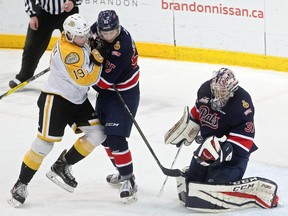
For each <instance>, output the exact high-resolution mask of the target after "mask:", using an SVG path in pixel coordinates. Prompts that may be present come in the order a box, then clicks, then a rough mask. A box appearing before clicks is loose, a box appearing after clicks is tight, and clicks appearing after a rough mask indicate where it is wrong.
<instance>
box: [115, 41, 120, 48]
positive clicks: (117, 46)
mask: <svg viewBox="0 0 288 216" xmlns="http://www.w3.org/2000/svg"><path fill="white" fill-rule="evenodd" d="M120 48H121V46H120V41H117V42H116V43H115V44H114V49H115V50H119V49H120Z"/></svg>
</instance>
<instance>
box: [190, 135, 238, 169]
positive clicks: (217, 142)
mask: <svg viewBox="0 0 288 216" xmlns="http://www.w3.org/2000/svg"><path fill="white" fill-rule="evenodd" d="M225 140H226V137H225V136H223V137H222V138H220V139H219V138H217V137H215V136H211V137H208V138H207V139H206V140H205V141H204V143H203V144H202V145H200V146H199V147H198V149H197V150H196V151H195V152H194V158H195V159H196V160H197V162H198V163H199V164H201V165H202V166H217V165H219V164H220V163H222V162H224V161H230V160H231V159H232V154H233V147H232V145H231V143H230V142H227V141H225Z"/></svg>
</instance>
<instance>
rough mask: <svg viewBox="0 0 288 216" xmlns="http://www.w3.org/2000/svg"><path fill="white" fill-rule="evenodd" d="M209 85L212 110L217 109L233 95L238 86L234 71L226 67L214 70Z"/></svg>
mask: <svg viewBox="0 0 288 216" xmlns="http://www.w3.org/2000/svg"><path fill="white" fill-rule="evenodd" d="M210 87H211V93H212V96H213V99H212V100H211V107H212V109H213V110H219V109H221V108H222V107H224V106H225V105H226V104H227V102H228V100H229V98H231V97H233V96H234V92H235V91H236V90H237V89H238V87H239V86H238V80H237V79H236V78H235V76H234V73H233V72H232V71H231V70H230V69H228V68H221V69H220V70H218V71H215V72H214V75H213V78H212V79H211V82H210Z"/></svg>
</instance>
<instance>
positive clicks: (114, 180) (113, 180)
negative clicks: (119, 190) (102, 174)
mask: <svg viewBox="0 0 288 216" xmlns="http://www.w3.org/2000/svg"><path fill="white" fill-rule="evenodd" d="M106 181H107V182H108V183H109V184H111V185H119V184H120V183H123V179H122V178H121V176H120V175H119V173H117V174H110V175H108V176H107V177H106Z"/></svg>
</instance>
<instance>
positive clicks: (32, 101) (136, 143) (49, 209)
mask: <svg viewBox="0 0 288 216" xmlns="http://www.w3.org/2000/svg"><path fill="white" fill-rule="evenodd" d="M49 54H50V53H49V52H46V53H45V54H44V56H43V58H42V59H41V61H40V63H39V66H38V69H37V72H39V71H41V70H44V69H45V68H47V67H48V64H49ZM21 55H22V50H4V49H1V50H0V65H1V71H0V91H1V94H3V93H5V92H6V91H8V90H9V88H8V81H9V80H10V79H12V78H13V77H14V75H15V74H16V73H17V72H18V70H19V68H20V64H21V62H20V60H21ZM139 64H140V67H141V77H140V80H141V81H140V84H141V102H140V106H139V110H138V113H137V116H136V121H137V123H138V124H139V126H140V128H141V130H142V131H143V133H144V135H145V136H146V138H147V139H148V141H149V144H150V145H151V147H152V148H153V150H154V152H155V154H156V156H157V157H158V159H159V161H160V162H161V163H162V165H163V166H165V167H170V166H171V163H172V161H173V159H174V156H175V154H176V151H177V149H176V147H174V146H170V145H165V144H164V142H163V135H164V133H165V132H166V131H167V130H168V129H169V128H170V127H171V126H172V125H173V124H174V123H175V122H176V121H177V120H178V119H179V118H180V117H181V115H182V112H183V108H184V106H185V105H189V106H190V107H192V106H193V105H194V101H195V98H196V91H197V89H198V88H199V86H200V85H201V84H202V83H203V82H204V81H206V80H207V79H209V78H210V77H211V74H212V71H213V70H217V69H219V68H220V67H222V66H225V65H213V64H201V63H191V62H181V61H173V60H160V59H151V58H143V57H140V59H139ZM230 68H231V69H233V70H234V72H235V74H236V76H237V77H238V79H239V81H240V85H241V86H242V87H244V88H245V89H246V90H248V91H249V92H250V94H251V96H252V98H253V101H254V105H255V107H256V114H255V125H256V137H255V142H256V144H257V145H258V147H259V150H258V151H256V152H255V153H253V154H252V155H251V158H250V163H249V166H248V169H247V172H246V174H245V177H249V176H260V177H264V178H268V179H270V180H273V181H275V182H276V183H277V184H278V187H279V188H278V191H279V193H278V194H279V196H280V198H281V200H282V202H283V204H284V206H283V207H279V208H275V209H269V210H267V209H260V208H252V209H247V210H242V211H237V212H234V213H233V215H235V216H240V215H241V216H251V215H253V216H256V215H261V216H268V215H269V216H274V215H275V216H276V215H277V216H284V215H288V207H287V206H288V201H287V198H288V159H287V158H288V157H287V154H288V143H287V137H286V135H287V132H288V124H287V120H288V119H287V105H288V99H287V98H288V73H282V72H276V71H267V70H255V69H251V68H243V67H234V66H233V67H230ZM47 76H48V74H46V75H44V76H42V77H40V78H39V79H37V80H35V81H33V82H31V83H29V84H28V85H27V86H26V87H25V88H24V89H22V90H20V91H19V92H15V93H13V94H11V95H9V96H7V97H4V98H2V100H1V101H0V131H1V132H0V134H1V136H0V140H1V142H0V143H1V146H0V158H1V162H0V215H1V216H14V215H17V216H18V215H19V216H20V215H21V216H23V215H24V216H25V215H27V216H28V215H29V216H38V215H41V216H49V215H58V216H64V215H69V216H79V215H83V216H90V215H91V216H92V215H93V216H96V215H100V216H115V215H123V216H130V215H131V216H132V215H133V216H135V215H147V216H150V215H164V216H168V215H171V216H175V215H188V214H193V215H195V216H197V215H202V214H200V213H197V212H192V211H190V210H187V209H185V208H184V206H183V205H182V204H181V203H180V202H179V200H178V197H177V190H176V181H175V179H174V178H171V177H170V178H169V179H168V181H167V183H166V186H165V188H164V193H163V194H162V196H161V197H160V198H158V197H157V194H158V192H159V190H160V188H161V187H162V184H163V181H164V179H165V176H164V175H163V173H162V172H161V170H160V168H159V167H158V165H157V163H156V161H155V159H154V158H153V157H152V155H151V153H150V151H149V149H148V148H147V146H146V145H145V143H144V141H143V140H142V138H141V136H140V135H139V133H138V131H137V130H136V128H135V127H133V130H132V134H131V137H130V139H129V143H130V148H131V151H132V154H133V160H134V172H135V175H136V181H137V183H138V185H139V191H138V202H136V203H133V204H131V205H124V204H123V203H122V202H121V200H120V198H119V194H118V190H119V189H118V188H117V187H116V188H113V187H111V186H110V185H108V184H107V183H106V181H105V177H106V175H107V174H110V173H113V172H114V171H115V170H114V168H113V167H112V165H111V164H110V161H109V159H108V157H107V156H106V153H105V151H104V149H103V148H102V147H101V146H100V147H98V148H96V149H95V150H94V152H93V153H92V154H91V155H89V156H88V157H87V158H86V159H85V160H83V161H81V162H80V163H78V164H76V165H75V166H74V167H73V172H74V175H75V177H76V179H77V181H78V183H79V185H78V187H77V189H76V191H75V192H74V193H68V192H66V191H64V190H63V189H61V188H59V187H58V186H56V185H55V184H53V183H52V182H50V181H49V180H48V179H47V178H46V176H45V173H46V172H47V171H48V170H49V168H50V166H51V165H52V164H53V163H54V161H55V160H56V159H57V157H58V156H59V154H60V153H61V151H62V150H63V149H64V148H68V149H69V148H70V147H71V145H72V144H73V143H74V141H75V140H76V138H77V137H78V136H77V135H74V134H73V132H72V131H71V129H70V128H69V127H67V128H66V134H65V136H64V139H63V140H62V142H61V143H56V144H55V146H54V149H53V150H52V152H51V153H50V154H49V155H48V156H47V158H45V160H44V162H43V164H42V166H41V167H40V169H39V171H38V172H37V173H36V175H35V176H34V178H33V179H32V181H31V182H30V184H29V186H28V191H29V193H30V194H29V196H28V198H27V200H26V203H25V205H24V206H23V207H21V208H18V209H15V208H12V207H11V206H10V205H8V204H7V201H6V199H7V197H8V196H9V191H10V189H11V188H12V186H13V184H14V183H15V181H16V180H17V178H18V175H19V170H20V166H21V162H22V159H23V156H24V154H25V153H26V151H27V150H28V149H29V148H30V145H31V142H32V141H33V140H34V138H35V136H36V131H37V121H38V108H37V104H36V102H37V99H38V96H39V93H40V90H41V87H42V86H43V83H44V81H45V80H46V79H47ZM89 98H91V101H92V103H93V105H94V102H95V92H94V91H93V90H91V92H90V93H89ZM285 110H286V111H285ZM196 146H197V145H196V144H193V145H192V146H189V147H183V148H182V150H181V152H180V156H179V157H178V159H177V161H176V163H175V166H174V167H175V168H179V169H181V168H182V167H184V166H186V165H188V164H189V162H190V159H191V155H192V152H193V150H194V149H195V148H196ZM230 214H231V213H219V214H217V215H230Z"/></svg>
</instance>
